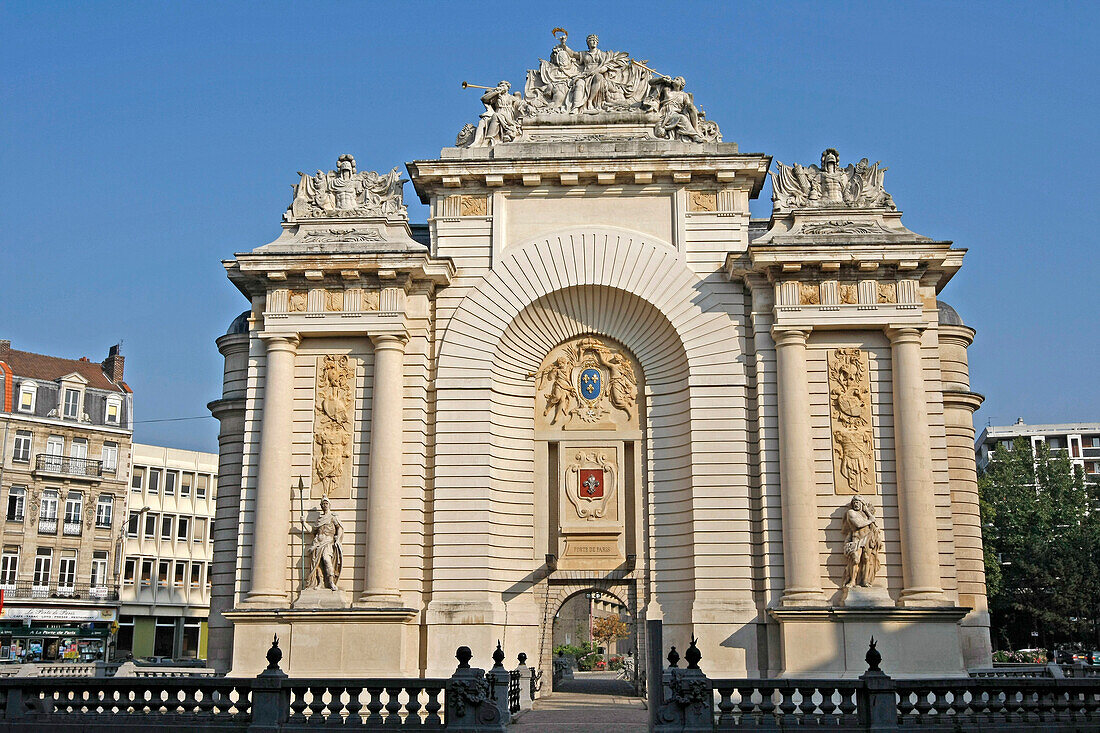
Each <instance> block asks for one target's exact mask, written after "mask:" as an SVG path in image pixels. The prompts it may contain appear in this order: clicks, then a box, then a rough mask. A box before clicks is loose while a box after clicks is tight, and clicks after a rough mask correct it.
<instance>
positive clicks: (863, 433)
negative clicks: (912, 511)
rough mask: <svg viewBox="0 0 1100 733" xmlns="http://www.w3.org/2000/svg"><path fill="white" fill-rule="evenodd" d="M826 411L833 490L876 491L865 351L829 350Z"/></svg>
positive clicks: (840, 492)
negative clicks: (827, 405) (828, 420)
mask: <svg viewBox="0 0 1100 733" xmlns="http://www.w3.org/2000/svg"><path fill="white" fill-rule="evenodd" d="M829 415H830V420H831V428H832V429H831V433H832V446H833V486H834V488H835V489H836V493H838V494H874V493H876V488H875V449H874V433H873V430H872V426H871V373H870V368H869V366H868V360H867V352H866V351H862V350H860V349H833V350H832V351H830V352H829Z"/></svg>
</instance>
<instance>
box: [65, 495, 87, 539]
mask: <svg viewBox="0 0 1100 733" xmlns="http://www.w3.org/2000/svg"><path fill="white" fill-rule="evenodd" d="M83 511H84V495H83V494H81V493H80V492H79V491H70V492H69V493H68V494H67V495H66V496H65V525H64V529H63V534H64V535H65V536H66V537H79V536H80V526H81V525H80V515H81V513H82V512H83Z"/></svg>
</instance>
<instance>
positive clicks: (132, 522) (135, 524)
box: [126, 512, 141, 537]
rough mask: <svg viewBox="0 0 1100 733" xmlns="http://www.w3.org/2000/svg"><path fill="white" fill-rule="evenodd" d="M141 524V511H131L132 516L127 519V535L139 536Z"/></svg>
mask: <svg viewBox="0 0 1100 733" xmlns="http://www.w3.org/2000/svg"><path fill="white" fill-rule="evenodd" d="M140 524H141V512H130V517H129V518H128V519H127V520H126V536H127V537H137V536H138V528H139V526H140Z"/></svg>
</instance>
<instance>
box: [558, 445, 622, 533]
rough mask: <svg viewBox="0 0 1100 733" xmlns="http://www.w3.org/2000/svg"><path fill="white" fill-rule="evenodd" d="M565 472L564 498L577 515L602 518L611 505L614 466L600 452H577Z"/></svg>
mask: <svg viewBox="0 0 1100 733" xmlns="http://www.w3.org/2000/svg"><path fill="white" fill-rule="evenodd" d="M573 458H574V460H573V463H571V464H570V465H569V466H568V467H567V468H566V472H565V495H566V497H567V498H568V499H569V503H570V504H572V505H573V509H574V510H576V512H577V516H578V517H579V518H581V519H584V520H587V521H589V522H594V521H596V520H597V519H602V518H603V517H604V516H605V515H606V514H607V511H608V508H609V506H613V504H612V500H613V498H614V495H615V464H614V462H613V461H612V459H611V458H610V457H609V456H608V454H607V453H606V452H604V451H578V452H577V453H576V455H574V457H573Z"/></svg>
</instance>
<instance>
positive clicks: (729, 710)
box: [715, 684, 734, 728]
mask: <svg viewBox="0 0 1100 733" xmlns="http://www.w3.org/2000/svg"><path fill="white" fill-rule="evenodd" d="M715 689H717V690H718V727H719V728H721V727H722V725H723V724H730V725H732V724H733V720H734V718H733V702H732V700H731V698H732V697H733V689H734V688H732V687H726V686H724V685H718V684H716V685H715Z"/></svg>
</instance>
